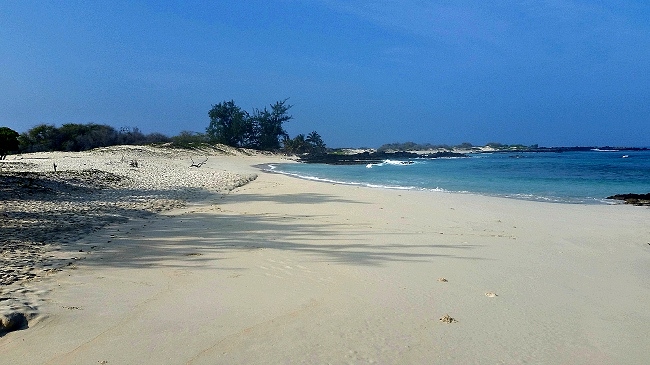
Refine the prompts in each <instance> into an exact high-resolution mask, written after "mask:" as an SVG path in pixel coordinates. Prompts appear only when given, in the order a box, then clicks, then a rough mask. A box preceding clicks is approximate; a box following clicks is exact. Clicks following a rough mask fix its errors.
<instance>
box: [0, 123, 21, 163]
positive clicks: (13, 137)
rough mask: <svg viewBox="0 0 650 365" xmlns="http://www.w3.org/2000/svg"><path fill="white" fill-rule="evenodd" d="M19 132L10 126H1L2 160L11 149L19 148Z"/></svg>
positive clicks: (0, 152) (0, 156)
mask: <svg viewBox="0 0 650 365" xmlns="http://www.w3.org/2000/svg"><path fill="white" fill-rule="evenodd" d="M18 136H19V134H18V132H16V131H15V130H13V129H11V128H8V127H0V160H4V159H5V157H7V154H8V153H9V152H11V151H16V150H18V147H19V143H18Z"/></svg>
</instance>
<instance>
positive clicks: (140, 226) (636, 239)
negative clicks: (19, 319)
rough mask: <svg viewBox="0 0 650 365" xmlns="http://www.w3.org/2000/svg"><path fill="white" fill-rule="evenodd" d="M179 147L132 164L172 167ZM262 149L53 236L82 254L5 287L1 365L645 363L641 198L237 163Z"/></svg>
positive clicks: (649, 261) (67, 251)
mask: <svg viewBox="0 0 650 365" xmlns="http://www.w3.org/2000/svg"><path fill="white" fill-rule="evenodd" d="M186 157H187V156H167V157H161V156H151V157H148V160H147V161H149V162H148V163H151V164H154V161H159V162H155V163H162V164H163V165H166V166H170V164H177V165H173V166H176V169H177V170H180V169H181V167H182V166H184V165H186V164H185V162H186V160H187V158H186ZM272 161H277V157H269V156H242V155H220V156H210V158H209V159H208V162H207V163H206V164H205V165H204V166H202V167H201V168H200V169H195V170H187V171H194V172H195V171H197V170H199V171H202V173H205V174H216V173H217V172H219V173H223V172H224V171H227V172H228V174H231V175H227V178H225V180H228V181H233V180H237V179H239V178H241V177H244V178H246V179H247V181H249V180H252V179H250V178H247V177H249V176H251V175H253V174H257V178H256V179H255V180H254V181H251V182H249V183H248V184H245V185H243V186H239V187H236V188H235V187H234V186H235V185H228V183H225V185H224V183H223V182H220V183H218V184H215V185H214V186H209V187H205V188H203V187H202V188H201V189H200V190H199V191H197V192H196V194H197V195H195V196H194V198H195V199H190V200H189V203H184V204H187V205H185V206H184V207H183V208H176V209H172V210H164V209H167V208H168V207H163V208H164V209H163V210H162V211H160V212H157V211H156V212H155V213H153V212H152V213H151V214H147V215H142V216H137V215H133V216H128V217H126V218H127V219H126V220H125V221H119V222H108V223H107V224H105V225H103V226H102V228H101V229H97V230H91V231H90V232H87V233H85V234H84V235H83V236H82V237H80V239H79V240H75V241H74V242H67V243H65V244H62V245H60V246H59V247H60V251H58V253H57V255H60V256H62V257H66V258H67V259H69V257H68V256H70V255H72V253H74V252H76V254H75V255H79V256H80V257H79V258H78V260H74V262H73V264H72V265H66V266H65V267H61V269H60V271H57V272H54V273H51V274H50V275H49V276H46V277H42V275H39V278H37V279H32V280H31V281H23V282H20V283H18V282H14V283H13V284H12V285H7V286H6V288H5V290H4V291H3V295H2V297H3V298H12V300H15V299H17V298H22V300H23V301H24V303H28V304H29V305H30V306H31V307H32V312H31V313H32V315H31V317H30V321H29V328H28V329H24V330H20V331H14V332H10V333H8V334H6V335H4V336H3V337H1V338H0V353H1V354H2V357H0V363H7V364H41V363H45V364H97V363H99V364H160V363H164V364H252V363H258V364H284V363H315V364H321V363H353V364H357V363H380V364H397V363H400V364H403V363H440V364H468V363H477V364H483V363H485V364H487V363H490V364H493V363H505V364H518V363H547V364H558V363H570V364H613V363H618V364H637V363H643V362H644V361H645V360H646V359H647V355H648V349H649V348H650V339H649V338H648V336H646V334H647V328H649V327H650V302H649V301H648V300H647V299H648V298H650V283H649V282H648V280H647V278H648V277H650V275H649V274H650V244H649V242H650V231H649V230H648V227H650V226H649V225H648V222H650V210H648V209H647V208H639V207H630V206H623V205H616V206H605V205H602V206H596V205H594V206H584V205H565V204H546V203H538V202H527V201H518V200H510V199H499V198H488V197H480V196H472V195H459V194H447V193H433V192H417V191H391V190H381V189H370V188H360V187H353V186H343V185H332V184H327V183H318V182H312V181H303V180H298V179H293V178H289V177H286V176H282V175H276V174H268V173H260V172H259V171H256V170H255V169H254V168H252V167H250V166H251V165H254V164H257V163H264V162H272ZM145 165H146V163H145ZM156 166H158V165H156ZM161 166H162V165H161ZM183 168H184V167H183ZM160 170H164V169H162V168H161V169H160ZM140 171H142V169H140ZM115 173H117V172H115ZM130 173H131V174H137V173H136V172H130ZM152 173H153V172H152ZM213 176H217V175H213ZM223 176H225V175H223ZM145 180H146V181H151V179H145ZM194 180H196V178H195V179H194ZM225 180H224V181H225ZM179 181H181V180H179ZM237 181H240V180H237ZM178 184H180V185H183V184H184V183H180V182H179V183H178ZM223 186H227V188H223V189H222V188H219V187H223ZM230 188H234V190H233V191H232V192H228V191H229V190H230ZM178 189H179V188H178V186H176V187H172V188H170V190H178ZM179 199H181V198H179ZM183 199H185V198H182V199H181V200H182V201H183V202H186V201H188V200H187V199H185V200H183ZM154 200H155V199H154ZM169 208H171V206H170V207H169ZM5 232H6V231H5ZM93 246H94V248H92V249H90V247H93ZM50 248H51V247H50ZM79 249H82V250H83V252H82V253H79ZM48 252H50V251H48ZM66 255H68V256H66ZM9 287H11V290H8V288H9ZM4 302H9V300H5V301H3V302H0V304H2V303H4ZM14 309H15V308H14Z"/></svg>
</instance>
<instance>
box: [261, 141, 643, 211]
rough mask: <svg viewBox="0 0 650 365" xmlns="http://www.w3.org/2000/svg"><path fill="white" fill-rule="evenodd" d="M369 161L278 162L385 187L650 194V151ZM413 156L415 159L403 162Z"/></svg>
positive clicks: (295, 172) (571, 198)
mask: <svg viewBox="0 0 650 365" xmlns="http://www.w3.org/2000/svg"><path fill="white" fill-rule="evenodd" d="M469 156H470V157H467V158H449V159H410V160H395V161H385V162H384V163H381V164H377V165H372V166H366V165H347V166H345V165H324V164H302V163H301V164H278V165H274V166H273V169H274V171H275V172H279V173H283V174H288V175H292V176H297V177H301V178H307V179H314V180H322V181H329V182H337V183H344V184H355V185H364V186H372V187H380V188H398V189H418V190H439V191H449V192H464V193H475V194H483V195H493V196H502V197H510V198H517V199H527V200H539V201H550V202H560V203H582V204H585V203H586V204H593V203H607V200H606V199H605V198H606V197H607V196H610V195H614V194H623V193H650V151H638V152H636V151H615V152H597V151H588V152H563V153H552V152H543V153H532V152H531V153H492V154H472V155H469ZM404 161H411V162H412V163H410V164H403V163H404Z"/></svg>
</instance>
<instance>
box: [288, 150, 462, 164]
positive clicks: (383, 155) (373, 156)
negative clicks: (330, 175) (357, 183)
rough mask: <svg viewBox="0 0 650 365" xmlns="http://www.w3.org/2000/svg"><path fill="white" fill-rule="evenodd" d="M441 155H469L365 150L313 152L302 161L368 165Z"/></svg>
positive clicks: (301, 159) (302, 158)
mask: <svg viewBox="0 0 650 365" xmlns="http://www.w3.org/2000/svg"><path fill="white" fill-rule="evenodd" d="M441 157H467V156H466V155H464V154H462V153H455V152H433V153H428V154H417V153H412V152H372V153H371V152H363V153H355V154H350V155H339V154H334V153H328V154H311V155H306V156H302V157H300V162H306V163H324V164H330V165H367V164H376V163H381V162H383V161H385V160H392V159H408V158H441Z"/></svg>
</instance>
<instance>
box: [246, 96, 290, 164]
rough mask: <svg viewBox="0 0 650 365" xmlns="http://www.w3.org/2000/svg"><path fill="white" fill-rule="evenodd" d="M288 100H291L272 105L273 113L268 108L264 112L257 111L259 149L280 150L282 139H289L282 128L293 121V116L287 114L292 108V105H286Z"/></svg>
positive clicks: (256, 126)
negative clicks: (284, 124)
mask: <svg viewBox="0 0 650 365" xmlns="http://www.w3.org/2000/svg"><path fill="white" fill-rule="evenodd" d="M287 100H289V99H284V100H283V101H278V102H276V103H275V104H273V105H271V111H268V110H267V109H266V108H264V110H262V111H259V110H256V111H255V117H254V119H255V129H256V131H255V137H256V139H257V141H256V142H257V144H258V148H259V149H261V150H267V151H271V150H278V149H280V138H283V137H286V138H288V137H289V135H288V134H287V132H286V131H285V130H284V128H283V127H282V124H283V123H285V122H288V121H290V120H291V119H293V117H292V116H291V115H289V114H287V112H288V111H289V109H291V107H292V105H286V102H287Z"/></svg>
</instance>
